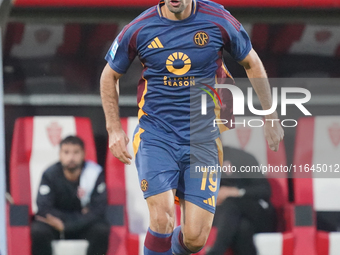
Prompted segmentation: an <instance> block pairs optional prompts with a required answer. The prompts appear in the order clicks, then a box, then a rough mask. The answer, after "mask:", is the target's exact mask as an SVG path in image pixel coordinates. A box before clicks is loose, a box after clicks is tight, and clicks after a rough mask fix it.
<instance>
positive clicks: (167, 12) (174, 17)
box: [161, 2, 192, 20]
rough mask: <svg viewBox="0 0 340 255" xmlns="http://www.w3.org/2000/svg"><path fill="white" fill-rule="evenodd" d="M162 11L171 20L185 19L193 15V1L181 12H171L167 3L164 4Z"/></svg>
mask: <svg viewBox="0 0 340 255" xmlns="http://www.w3.org/2000/svg"><path fill="white" fill-rule="evenodd" d="M161 11H162V15H163V17H164V18H167V19H170V20H183V19H186V18H188V17H189V16H190V15H191V12H192V2H191V3H190V4H189V5H188V6H187V8H185V10H184V11H182V12H181V13H173V12H171V11H170V10H169V8H168V7H167V6H166V5H163V6H162V7H161Z"/></svg>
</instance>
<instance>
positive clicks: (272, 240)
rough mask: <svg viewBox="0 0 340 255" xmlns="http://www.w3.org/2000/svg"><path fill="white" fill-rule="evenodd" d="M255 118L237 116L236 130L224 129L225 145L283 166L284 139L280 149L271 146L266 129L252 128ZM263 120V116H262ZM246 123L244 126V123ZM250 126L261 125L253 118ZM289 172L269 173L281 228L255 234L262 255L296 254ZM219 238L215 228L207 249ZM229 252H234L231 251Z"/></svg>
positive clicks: (268, 162) (284, 154)
mask: <svg viewBox="0 0 340 255" xmlns="http://www.w3.org/2000/svg"><path fill="white" fill-rule="evenodd" d="M251 119H256V117H251V118H250V117H236V118H235V123H242V124H237V125H235V129H233V130H229V131H226V132H223V133H222V135H221V140H222V144H223V146H230V147H234V148H238V149H243V150H244V151H246V152H248V153H250V154H252V155H253V156H254V157H255V158H256V159H257V161H258V162H259V164H260V165H264V166H267V165H268V166H269V165H270V166H280V165H283V166H285V165H286V153H285V148H284V144H283V142H282V143H281V144H280V147H279V151H278V152H273V151H272V150H270V149H269V147H268V144H267V142H266V140H265V137H264V132H263V128H259V127H249V125H248V121H249V120H251ZM259 120H260V119H259ZM243 123H245V125H244V124H243ZM250 124H251V125H254V126H255V125H259V124H260V122H258V121H253V122H251V123H250ZM287 177H288V173H284V172H278V173H268V174H267V178H268V180H269V182H270V185H271V189H272V196H271V202H272V203H273V205H274V207H275V208H276V212H277V216H278V228H277V232H276V233H259V234H256V235H254V242H255V245H256V248H257V250H258V254H259V255H269V254H270V255H288V254H291V255H292V254H293V248H294V235H293V232H292V226H293V223H292V220H293V219H292V212H293V207H292V205H290V204H289V201H288V181H287ZM215 237H216V229H213V230H212V231H211V234H210V237H209V239H208V242H207V245H206V249H208V248H209V246H211V245H213V242H214V240H215ZM228 254H231V252H230V251H229V253H228Z"/></svg>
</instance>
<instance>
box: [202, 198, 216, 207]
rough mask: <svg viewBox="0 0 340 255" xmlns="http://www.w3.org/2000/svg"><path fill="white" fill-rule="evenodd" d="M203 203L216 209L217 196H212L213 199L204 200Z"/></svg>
mask: <svg viewBox="0 0 340 255" xmlns="http://www.w3.org/2000/svg"><path fill="white" fill-rule="evenodd" d="M203 202H204V203H205V204H208V205H211V206H213V207H215V205H216V203H215V196H212V197H211V198H208V199H207V200H203Z"/></svg>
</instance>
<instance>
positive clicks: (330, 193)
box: [294, 116, 340, 255]
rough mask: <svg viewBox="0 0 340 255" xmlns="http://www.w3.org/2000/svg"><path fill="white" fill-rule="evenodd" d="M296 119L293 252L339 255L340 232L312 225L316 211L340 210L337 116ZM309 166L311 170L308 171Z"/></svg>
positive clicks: (338, 124) (339, 118)
mask: <svg viewBox="0 0 340 255" xmlns="http://www.w3.org/2000/svg"><path fill="white" fill-rule="evenodd" d="M298 122H299V124H298V127H297V132H296V140H295V141H296V142H295V153H294V165H295V166H296V167H297V171H296V172H295V173H294V177H295V178H294V195H295V204H296V208H297V209H298V210H296V225H297V226H296V227H295V232H296V234H297V245H296V253H295V254H296V255H298V254H299V255H300V254H308V255H309V254H312V255H314V254H317V255H335V254H340V245H339V244H340V234H339V233H336V232H334V233H333V232H331V233H329V232H324V231H317V229H316V224H315V217H316V212H330V211H333V212H336V211H340V200H339V192H340V179H339V178H338V176H337V174H338V173H336V172H334V171H336V170H335V168H334V167H335V165H336V164H339V155H340V116H322V117H309V118H301V119H300V120H299V121H298ZM318 164H320V165H318ZM300 166H301V167H302V168H301V169H300ZM312 167H313V168H314V169H315V170H314V171H312V170H309V169H312ZM319 167H321V168H319ZM331 167H333V173H331V170H330V168H331ZM320 170H321V171H322V172H323V173H320V172H319V171H320ZM338 170H339V169H338ZM325 172H327V173H325ZM307 244H308V245H307ZM311 244H315V245H314V246H313V245H311Z"/></svg>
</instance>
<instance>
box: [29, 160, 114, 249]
mask: <svg viewBox="0 0 340 255" xmlns="http://www.w3.org/2000/svg"><path fill="white" fill-rule="evenodd" d="M83 171H84V168H83ZM82 174H83V172H82ZM97 176H98V177H97V180H96V183H95V184H94V187H93V189H92V192H91V193H90V194H91V195H90V198H89V203H88V204H87V205H86V206H85V207H86V208H88V213H86V214H83V213H82V209H83V207H82V205H81V201H80V199H79V198H78V193H79V180H78V181H77V182H71V181H69V180H67V179H66V178H65V176H64V173H63V169H62V166H61V164H60V163H56V164H54V165H52V166H51V167H49V168H48V169H47V170H46V171H45V172H44V174H43V176H42V180H41V184H40V187H39V191H38V196H37V206H38V213H37V215H40V216H43V217H46V214H51V215H53V216H55V217H58V218H60V219H61V220H62V221H63V223H64V226H65V230H64V233H63V234H64V237H65V239H87V240H88V241H89V248H88V252H87V254H88V255H94V254H100V255H102V254H105V253H106V251H107V247H108V237H109V231H110V227H109V224H108V223H107V221H106V219H105V211H106V207H107V194H106V189H105V179H104V173H103V171H101V173H100V174H99V175H97ZM93 181H95V180H93ZM31 236H32V254H33V255H51V254H52V249H51V241H52V240H56V239H59V238H60V236H62V235H61V233H59V232H58V231H57V230H56V229H54V228H53V227H51V226H50V225H47V224H45V223H43V222H40V221H33V223H32V226H31Z"/></svg>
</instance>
